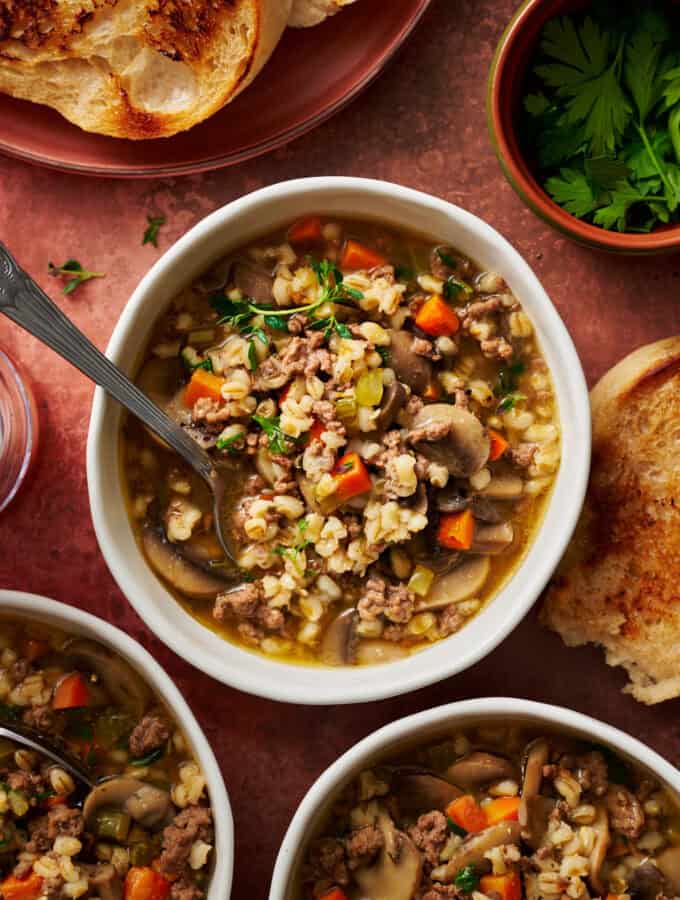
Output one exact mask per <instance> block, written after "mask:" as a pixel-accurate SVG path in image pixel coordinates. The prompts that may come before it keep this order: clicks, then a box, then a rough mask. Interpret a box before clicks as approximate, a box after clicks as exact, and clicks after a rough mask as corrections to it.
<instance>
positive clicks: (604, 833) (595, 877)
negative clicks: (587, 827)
mask: <svg viewBox="0 0 680 900" xmlns="http://www.w3.org/2000/svg"><path fill="white" fill-rule="evenodd" d="M591 828H592V829H593V831H594V832H595V843H594V844H593V849H592V851H591V853H590V876H589V878H590V883H591V885H592V886H593V889H594V890H595V891H596V892H597V894H599V896H600V897H604V896H605V894H606V893H607V890H606V887H605V885H604V884H603V882H602V877H601V876H602V865H603V864H604V861H605V859H606V857H607V851H608V850H609V845H610V843H611V835H610V833H609V816H608V815H607V810H606V809H605V807H604V806H603V805H602V804H598V806H597V813H596V815H595V821H594V822H593V824H592V826H591Z"/></svg>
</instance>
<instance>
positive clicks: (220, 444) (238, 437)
mask: <svg viewBox="0 0 680 900" xmlns="http://www.w3.org/2000/svg"><path fill="white" fill-rule="evenodd" d="M244 437H245V432H242V431H241V432H238V433H237V434H232V436H231V437H228V438H218V439H217V443H216V444H215V446H216V447H217V449H218V450H228V451H229V452H230V453H233V452H234V450H235V449H236V448H235V446H234V445H235V444H237V443H238V442H239V441H242V440H243V438H244Z"/></svg>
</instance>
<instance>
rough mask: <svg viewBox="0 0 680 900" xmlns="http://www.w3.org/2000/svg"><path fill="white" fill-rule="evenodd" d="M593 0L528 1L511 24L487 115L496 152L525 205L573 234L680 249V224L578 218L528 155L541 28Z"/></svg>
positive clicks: (629, 250) (587, 240)
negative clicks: (524, 139) (612, 224)
mask: <svg viewBox="0 0 680 900" xmlns="http://www.w3.org/2000/svg"><path fill="white" fill-rule="evenodd" d="M589 6H590V3H589V2H587V0H526V2H525V3H523V4H522V6H521V7H520V8H519V9H518V10H517V12H516V13H515V16H514V18H513V19H512V21H511V22H510V24H509V25H508V27H507V28H506V30H505V33H504V34H503V37H502V38H501V41H500V43H499V45H498V48H497V50H496V54H495V56H494V59H493V63H492V65H491V72H490V75H489V86H488V97H487V113H488V120H489V130H490V132H491V139H492V141H493V144H494V149H495V151H496V155H497V156H498V159H499V161H500V163H501V166H502V167H503V171H504V173H505V176H506V178H507V179H508V181H509V182H510V184H511V185H512V187H513V188H514V189H515V191H516V192H517V194H519V196H520V197H521V199H522V200H523V201H524V203H526V204H527V206H529V207H530V209H532V210H533V211H534V212H535V213H536V215H538V216H540V217H541V218H542V219H543V220H544V221H546V222H547V223H548V224H549V225H552V226H553V228H556V229H557V230H558V231H560V232H561V233H562V234H564V235H566V236H567V237H570V238H572V239H573V240H575V241H578V243H580V244H585V245H587V246H589V247H594V248H596V249H599V250H607V251H609V252H613V253H624V254H630V255H636V254H657V253H670V252H673V251H678V250H680V225H666V226H662V227H660V228H658V229H657V230H655V231H653V232H652V233H651V234H621V233H620V232H618V231H606V230H605V229H604V228H599V227H597V226H595V225H590V224H588V223H587V222H583V221H581V220H580V219H577V218H576V217H575V216H572V215H571V214H570V213H568V212H567V211H566V210H564V209H562V207H561V206H558V204H557V203H555V202H554V201H553V200H552V199H551V197H550V196H549V195H548V194H547V193H546V192H545V191H544V190H543V188H542V186H541V185H540V183H539V182H538V181H537V179H536V177H535V175H534V172H533V171H532V169H531V167H530V165H529V162H528V161H527V159H526V158H525V156H524V153H523V151H522V148H521V146H520V141H519V137H518V134H517V131H516V126H517V122H518V121H519V112H520V109H521V103H522V98H523V93H524V81H525V76H526V72H527V69H528V67H529V64H530V63H531V61H532V59H533V56H534V51H535V49H536V47H537V45H538V42H539V39H540V35H541V31H542V30H543V27H544V25H545V24H546V23H547V22H548V21H550V19H553V18H555V17H556V16H561V15H567V14H569V13H573V12H578V11H580V10H584V9H587V8H588V7H589Z"/></svg>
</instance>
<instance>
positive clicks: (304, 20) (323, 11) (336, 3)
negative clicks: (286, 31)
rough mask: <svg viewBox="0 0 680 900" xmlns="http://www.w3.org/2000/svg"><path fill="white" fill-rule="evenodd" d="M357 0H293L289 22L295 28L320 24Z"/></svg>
mask: <svg viewBox="0 0 680 900" xmlns="http://www.w3.org/2000/svg"><path fill="white" fill-rule="evenodd" d="M355 2H356V0H293V9H292V11H291V14H290V19H289V20H288V24H289V25H291V26H292V27H293V28H310V27H311V26H313V25H320V24H321V22H323V21H324V20H325V19H327V18H328V17H329V16H334V15H335V14H336V13H339V12H340V10H342V9H343V8H344V7H345V6H349V5H350V4H351V3H355Z"/></svg>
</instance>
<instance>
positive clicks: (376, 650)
mask: <svg viewBox="0 0 680 900" xmlns="http://www.w3.org/2000/svg"><path fill="white" fill-rule="evenodd" d="M409 656H410V653H409V652H408V650H407V649H406V647H402V646H401V644H393V643H392V642H391V641H379V640H371V641H367V640H363V641H359V644H358V646H357V650H356V662H357V663H358V664H359V665H360V666H379V665H382V664H383V663H388V662H396V661H397V660H399V659H406V658H407V657H409Z"/></svg>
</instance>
